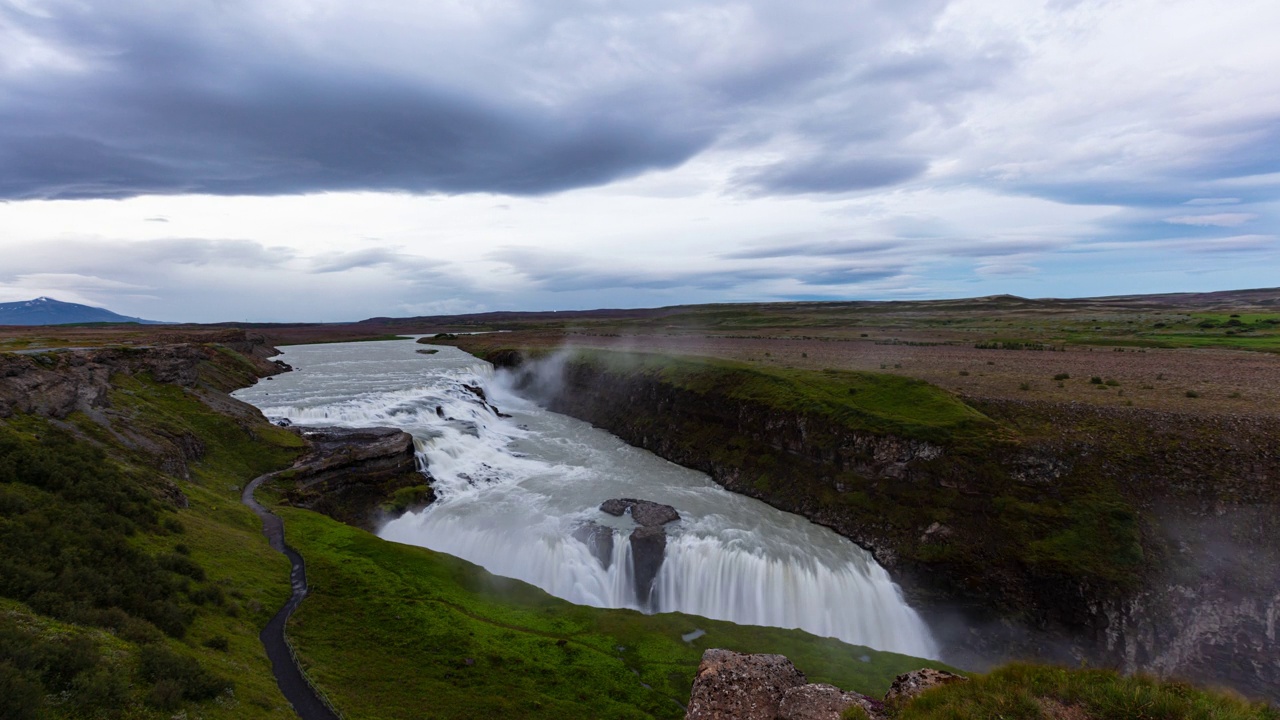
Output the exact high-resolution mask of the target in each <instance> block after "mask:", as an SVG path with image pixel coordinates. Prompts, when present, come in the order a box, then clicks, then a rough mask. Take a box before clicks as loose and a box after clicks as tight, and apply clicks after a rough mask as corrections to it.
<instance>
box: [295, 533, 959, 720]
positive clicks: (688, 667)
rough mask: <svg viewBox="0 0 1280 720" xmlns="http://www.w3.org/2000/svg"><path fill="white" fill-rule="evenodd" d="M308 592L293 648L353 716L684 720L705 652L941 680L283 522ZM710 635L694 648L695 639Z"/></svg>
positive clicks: (776, 635)
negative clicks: (773, 656) (589, 601)
mask: <svg viewBox="0 0 1280 720" xmlns="http://www.w3.org/2000/svg"><path fill="white" fill-rule="evenodd" d="M279 511H280V513H281V516H282V517H283V518H284V519H285V527H286V533H287V539H288V542H289V544H290V545H292V546H293V547H294V548H296V549H297V550H298V551H299V552H300V553H302V555H303V556H304V557H305V558H306V559H307V573H308V579H309V581H310V583H311V594H310V595H309V596H308V598H307V601H306V602H305V603H304V604H303V605H302V608H301V609H300V610H299V611H298V613H297V614H296V615H295V616H294V620H293V621H292V622H291V624H290V627H289V634H290V637H291V638H292V639H293V641H294V643H295V645H296V646H297V649H298V652H299V655H300V656H301V657H302V658H303V660H304V662H305V663H306V665H307V669H308V672H309V673H310V674H311V676H312V677H313V679H314V680H315V681H316V682H317V683H318V684H319V685H320V686H321V687H322V688H324V690H325V691H326V692H327V693H328V694H329V696H330V698H331V699H332V700H333V701H334V702H335V703H336V704H337V705H338V707H339V708H341V709H343V710H344V712H346V713H348V715H349V716H351V717H360V718H369V719H371V720H372V719H383V718H386V719H391V718H492V717H521V718H596V717H608V718H647V717H671V718H678V717H682V716H683V713H684V711H683V710H682V709H681V703H685V702H687V700H688V697H689V692H690V688H691V686H692V683H693V675H694V671H695V670H696V669H697V665H698V662H699V660H700V658H701V655H702V651H703V650H705V649H706V648H709V647H723V648H729V649H733V650H738V651H742V652H775V653H782V654H785V655H787V656H788V657H789V658H791V660H792V661H793V662H794V663H795V664H796V666H797V667H799V668H800V669H801V670H802V671H804V672H805V673H806V674H807V675H808V676H809V678H810V680H812V681H814V682H830V683H833V684H836V685H838V686H840V687H845V688H850V689H856V690H859V691H862V692H866V693H868V694H873V695H882V694H883V693H884V692H885V691H886V690H887V689H888V686H889V683H890V682H891V681H892V679H893V678H894V677H895V676H896V675H897V674H899V673H902V672H906V671H908V670H914V669H918V668H919V667H922V666H932V667H940V668H941V667H945V666H943V665H939V664H937V663H932V662H928V661H922V660H919V659H916V658H910V657H906V656H903V655H896V654H893V653H883V652H877V651H874V650H870V649H868V648H863V647H857V646H851V645H846V644H844V643H841V642H839V641H836V640H833V639H823V638H817V637H814V636H812V635H809V634H808V633H804V632H801V631H797V630H782V629H777V628H762V627H749V626H740V625H734V624H732V623H727V622H720V621H715V620H708V619H705V618H698V617H692V616H688V615H680V614H660V615H643V614H641V613H638V612H635V611H629V610H602V609H597V608H589V607H583V606H578V605H573V604H571V603H568V602H565V601H563V600H559V599H557V598H554V597H552V596H550V595H548V594H546V593H545V592H543V591H541V590H539V589H537V588H535V587H533V586H530V585H527V584H525V583H522V582H518V581H515V580H509V579H504V578H500V577H496V576H493V575H490V574H489V573H487V572H485V571H484V570H483V569H481V568H479V567H477V566H475V565H472V564H471V563H468V562H465V561H463V560H459V559H457V558H453V557H450V556H448V555H444V554H441V553H436V552H432V551H430V550H426V549H423V548H417V547H411V546H406V545H398V544H395V543H390V542H386V541H383V540H380V539H378V538H377V537H375V536H373V535H370V534H368V533H365V532H363V531H361V530H357V529H354V528H351V527H348V526H346V525H342V524H340V523H337V522H335V521H333V520H330V519H328V518H326V517H324V516H321V515H317V514H315V513H311V512H308V511H304V510H297V509H289V508H281V509H280V510H279ZM698 629H700V630H703V631H705V633H706V634H705V635H703V636H702V637H699V638H697V639H695V640H693V641H691V642H685V641H684V640H683V639H682V635H684V634H686V633H690V632H692V631H694V630H698Z"/></svg>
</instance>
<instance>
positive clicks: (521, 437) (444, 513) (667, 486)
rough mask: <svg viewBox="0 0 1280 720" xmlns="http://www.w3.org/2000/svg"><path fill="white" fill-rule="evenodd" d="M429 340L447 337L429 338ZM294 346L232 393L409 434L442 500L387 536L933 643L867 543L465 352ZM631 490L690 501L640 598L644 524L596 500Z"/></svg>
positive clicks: (750, 614) (697, 606)
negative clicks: (597, 550) (594, 534)
mask: <svg viewBox="0 0 1280 720" xmlns="http://www.w3.org/2000/svg"><path fill="white" fill-rule="evenodd" d="M424 349H436V350H438V352H437V353H435V354H430V355H428V354H422V353H419V352H417V351H419V350H424ZM281 359H283V360H285V361H286V362H288V363H290V364H291V365H293V367H294V372H292V373H287V374H285V375H280V376H276V377H275V378H272V379H271V380H269V381H264V382H259V383H258V384H257V385H255V386H253V387H251V388H246V389H244V390H240V391H238V392H236V393H235V395H236V397H238V398H240V399H241V400H244V401H246V402H249V403H251V404H253V405H255V406H257V407H258V408H260V409H261V410H262V412H263V413H264V414H265V415H266V416H267V417H269V418H271V419H272V420H276V421H278V420H281V419H288V420H289V421H291V422H293V423H295V424H299V425H340V426H349V427H368V426H375V425H383V426H393V427H399V428H402V429H404V430H406V431H408V432H409V433H411V434H412V435H413V436H414V439H415V443H416V446H417V450H418V453H419V457H420V462H422V463H423V464H424V466H425V467H427V468H428V469H429V471H430V473H431V475H432V476H433V477H434V478H435V490H436V494H437V496H438V498H439V499H438V500H437V501H436V502H435V503H433V504H432V505H431V506H429V507H427V508H426V509H425V510H423V511H421V512H417V513H408V514H405V515H403V516H401V517H399V518H397V519H395V520H392V521H391V522H389V523H387V524H386V525H384V526H383V527H382V528H381V529H380V530H379V533H378V534H379V536H381V537H382V538H384V539H387V540H392V541H395V542H400V543H407V544H411V545H419V546H423V547H427V548H431V549H433V550H437V551H440V552H445V553H448V554H450V555H454V556H457V557H460V558H463V559H465V560H468V561H470V562H473V563H476V564H478V565H481V566H483V567H484V568H486V569H487V570H489V571H490V572H493V573H495V574H498V575H503V576H507V577H513V578H518V579H520V580H524V581H526V582H529V583H531V584H533V585H537V586H538V587H540V588H542V589H544V590H546V591H547V592H549V593H551V594H553V595H556V596H558V597H561V598H564V599H566V600H569V601H571V602H575V603H579V604H584V605H592V606H596V607H625V608H636V609H642V610H644V611H646V612H671V611H679V612H684V613H689V614H693V615H701V616H704V617H710V618H716V619H722V620H730V621H733V622H737V623H742V624H752V625H770V626H776V627H785V628H802V629H804V630H807V631H809V632H811V633H813V634H815V635H821V636H830V637H836V638H839V639H841V640H844V641H846V642H850V643H854V644H859V645H867V646H870V647H873V648H877V649H880V650H890V651H894V652H900V653H904V654H908V655H915V656H919V657H937V654H938V648H937V646H936V644H935V643H934V641H933V639H932V637H931V635H930V633H929V630H928V628H927V627H926V626H925V624H924V623H923V622H922V621H921V619H920V618H919V616H918V615H917V614H916V612H915V611H914V610H912V608H910V607H909V606H908V605H907V604H906V603H905V602H904V601H903V598H902V595H901V593H900V592H899V590H898V588H897V586H895V585H894V584H893V582H892V581H891V579H890V578H889V576H888V574H887V573H886V572H885V571H884V569H883V568H881V567H880V566H879V565H878V564H876V562H875V561H874V559H872V557H871V556H870V554H869V553H867V552H866V551H865V550H863V549H862V548H860V547H858V546H857V545H855V544H854V543H852V542H850V541H849V540H847V539H846V538H843V537H841V536H839V535H837V534H836V533H834V532H832V531H831V530H829V529H827V528H824V527H822V526H819V525H815V524H813V523H811V522H809V521H808V520H805V519H804V518H801V517H798V516H796V515H792V514H790V513H786V512H783V511H781V510H777V509H774V508H773V507H770V506H769V505H766V504H764V503H762V502H760V501H757V500H754V499H751V498H748V497H744V496H741V495H736V494H734V493H731V492H729V491H727V490H725V489H723V488H721V487H720V486H718V485H716V484H715V483H714V482H712V481H711V479H710V478H709V477H707V476H706V475H705V474H703V473H700V472H696V471H694V470H690V469H688V468H684V467H680V466H678V465H675V464H673V463H670V462H667V461H666V460H663V459H662V458H659V457H657V456H656V455H653V454H652V453H649V452H647V451H644V450H640V449H638V448H634V447H631V446H629V445H627V444H625V443H623V442H622V441H621V440H619V439H618V438H616V437H614V436H613V435H611V434H609V433H607V432H604V431H603V430H599V429H597V428H593V427H592V426H591V425H589V424H587V423H584V422H581V421H579V420H575V419H573V418H570V417H567V416H565V415H560V414H557V413H553V412H550V411H548V410H546V409H544V408H542V407H540V406H538V405H537V404H535V403H533V402H531V401H529V400H527V399H525V398H522V397H520V396H519V395H517V394H516V393H515V392H514V391H512V389H511V388H510V385H509V384H508V382H507V378H506V377H505V375H504V374H503V373H501V372H498V373H495V372H494V371H493V369H492V368H491V366H489V364H488V363H485V362H483V361H481V360H478V359H477V358H475V357H473V356H471V355H469V354H467V353H464V352H462V351H461V350H458V349H456V348H453V347H446V346H424V345H420V344H416V343H414V342H413V341H411V340H402V341H386V342H365V343H343V344H330V345H307V346H294V347H289V348H286V349H285V351H284V353H283V355H282V356H281ZM468 386H469V387H470V388H478V389H481V390H482V391H483V393H484V395H485V396H486V398H487V400H488V402H485V401H483V400H481V398H480V397H479V396H478V395H477V393H475V392H474V390H472V389H468ZM495 407H496V409H497V410H499V411H501V413H502V414H504V415H509V416H510V417H502V416H501V415H499V414H498V413H496V412H495V411H494V408H495ZM621 497H627V498H641V499H645V500H651V501H654V502H658V503H664V504H668V505H671V506H673V507H675V508H676V510H677V511H678V512H679V513H680V516H681V519H680V520H679V521H677V522H674V523H671V524H669V525H668V526H667V535H668V541H667V547H666V558H665V561H664V562H663V564H662V566H661V568H660V570H659V571H658V574H657V576H656V578H654V581H653V589H652V593H651V594H650V595H649V596H648V597H647V598H646V601H644V602H641V600H640V599H639V598H638V597H637V591H636V588H635V585H634V582H633V578H632V572H631V569H632V558H631V546H630V544H629V543H628V542H626V541H625V537H626V535H628V534H629V533H630V532H631V530H632V529H633V527H634V523H632V521H631V519H630V517H629V516H626V515H624V516H623V517H613V516H610V515H607V514H605V513H603V512H600V511H599V509H598V508H599V505H600V503H601V502H603V501H605V500H608V499H611V498H621ZM588 521H594V522H596V523H598V524H601V525H605V526H608V527H611V528H613V529H614V530H615V532H616V533H617V537H618V539H619V540H618V541H617V542H614V543H613V549H612V554H611V556H610V557H609V558H608V567H607V568H606V567H605V563H603V562H602V561H601V559H598V558H597V557H596V556H594V555H593V554H592V552H591V550H590V549H589V548H588V547H587V545H586V544H584V543H583V542H581V541H580V540H578V539H575V538H574V531H575V530H576V529H578V528H579V527H581V526H582V524H583V523H585V522H588Z"/></svg>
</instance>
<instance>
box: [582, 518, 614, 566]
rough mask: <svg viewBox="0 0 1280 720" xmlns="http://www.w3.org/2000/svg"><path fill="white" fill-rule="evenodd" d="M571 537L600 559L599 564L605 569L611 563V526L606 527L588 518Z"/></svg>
mask: <svg viewBox="0 0 1280 720" xmlns="http://www.w3.org/2000/svg"><path fill="white" fill-rule="evenodd" d="M573 537H574V539H576V540H577V541H578V542H580V543H582V544H583V545H586V546H587V549H588V550H590V551H591V554H592V556H594V557H595V559H596V560H599V561H600V566H601V567H603V568H604V569H605V570H608V569H609V566H610V565H612V564H613V529H612V528H607V527H605V526H604V525H601V524H600V523H598V522H595V521H594V520H588V521H587V522H585V523H583V524H581V525H579V526H578V527H577V528H576V529H575V530H574V531H573Z"/></svg>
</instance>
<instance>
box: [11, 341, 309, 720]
mask: <svg viewBox="0 0 1280 720" xmlns="http://www.w3.org/2000/svg"><path fill="white" fill-rule="evenodd" d="M222 357H223V356H221V355H213V356H211V360H210V362H211V363H215V364H221V363H223V362H225V361H224V360H222V359H220V358H222ZM238 372H240V370H239V369H237V368H236V367H235V366H234V365H228V366H227V367H226V368H223V369H221V370H220V372H219V373H217V376H219V377H221V378H222V379H224V380H225V378H226V377H227V376H230V375H235V374H236V373H238ZM204 392H207V391H200V390H195V389H183V388H180V387H177V386H174V385H167V384H163V383H158V382H155V381H153V380H151V379H150V378H149V377H146V376H129V375H124V374H120V375H117V376H116V377H114V378H113V379H112V387H111V388H110V390H109V397H110V405H109V409H108V410H107V411H106V412H104V413H101V414H98V415H96V416H95V417H89V416H87V415H84V414H79V413H76V414H73V415H71V416H70V417H68V418H66V419H65V420H53V419H49V418H44V417H39V416H32V415H18V416H14V417H10V418H7V419H5V420H4V421H0V548H3V550H4V554H5V556H6V557H9V558H13V557H15V556H17V557H21V558H22V560H21V567H22V568H24V570H22V572H21V573H19V572H9V570H11V569H13V568H11V567H8V566H6V567H5V568H4V572H3V573H0V575H3V576H4V577H3V579H4V582H0V589H2V590H3V591H2V592H0V596H3V597H4V598H6V599H4V600H2V601H0V603H2V604H0V639H3V638H8V639H9V640H10V641H11V642H10V643H9V644H8V645H7V646H6V647H5V648H4V651H3V652H0V656H2V657H0V685H4V686H5V689H6V690H8V692H5V691H0V694H3V695H6V696H8V697H11V698H15V700H14V701H13V703H12V705H11V706H10V707H6V708H5V710H6V712H7V713H8V714H5V715H4V717H6V718H10V717H12V718H63V717H86V718H87V717H103V718H117V717H118V718H162V717H163V718H168V717H172V716H174V713H175V712H177V713H179V714H182V713H187V717H192V718H196V717H199V718H206V719H209V720H215V719H218V718H226V719H227V720H231V719H232V718H279V719H281V720H284V719H286V718H290V717H293V713H292V710H291V709H290V708H289V706H288V703H287V702H285V700H284V698H283V697H282V696H281V695H280V693H279V690H278V689H277V687H276V684H275V680H274V678H273V676H272V675H271V669H270V663H269V662H268V661H267V658H266V655H265V652H264V651H263V648H262V645H261V643H260V642H259V641H258V637H257V635H258V631H259V629H260V628H261V627H262V626H263V625H264V624H265V623H266V621H267V620H268V619H269V618H270V617H271V615H272V614H274V612H275V610H276V609H277V608H278V607H279V606H280V605H281V604H283V602H284V600H285V598H287V597H288V594H289V582H288V567H289V565H288V561H287V560H285V559H284V558H283V557H282V556H281V555H279V554H277V553H275V552H274V551H272V550H271V549H270V547H269V546H268V545H267V542H266V540H265V538H263V536H262V534H261V526H260V523H259V522H258V520H257V518H256V517H255V516H254V515H253V514H252V513H251V512H250V511H249V510H248V509H247V508H245V507H243V506H242V505H241V504H240V503H239V488H240V487H241V486H242V485H243V483H244V482H247V481H248V480H249V479H251V478H253V477H254V476H256V475H258V474H260V473H262V472H266V471H269V470H272V469H277V468H279V467H285V466H287V465H288V464H289V462H291V459H292V458H293V457H294V455H295V454H296V452H297V450H298V448H299V446H300V445H301V442H300V440H299V439H298V438H297V437H296V436H294V435H292V434H290V433H287V432H284V431H282V430H280V429H279V428H272V427H271V426H270V425H269V424H267V423H265V422H260V423H257V424H251V423H243V422H241V421H238V419H236V418H233V417H229V416H227V415H224V414H222V413H220V412H218V411H215V410H214V409H213V408H211V407H210V406H209V405H207V404H205V403H204V402H202V401H201V399H200V395H201V394H202V393H204ZM175 438H183V439H185V440H186V442H187V443H188V444H189V445H198V446H199V448H200V452H199V455H200V457H199V458H198V459H195V460H194V461H192V462H190V464H189V466H187V469H188V471H189V474H190V478H189V480H186V481H177V480H175V479H174V478H173V477H171V476H169V475H167V474H166V473H164V472H161V471H160V470H159V467H161V466H165V467H169V468H170V471H171V472H172V471H173V470H172V468H173V467H174V466H173V465H172V462H173V461H174V458H173V456H172V455H171V454H169V453H172V452H173V450H174V446H173V445H172V444H166V443H167V442H168V441H172V440H173V439H175ZM166 448H167V449H166ZM175 491H180V492H181V495H182V496H184V497H185V507H181V505H182V503H176V504H175V502H174V498H175ZM46 556H47V557H46ZM13 648H20V649H22V652H20V653H19V652H17V651H15V650H13ZM49 658H54V659H53V660H50V659H49ZM68 658H70V659H68Z"/></svg>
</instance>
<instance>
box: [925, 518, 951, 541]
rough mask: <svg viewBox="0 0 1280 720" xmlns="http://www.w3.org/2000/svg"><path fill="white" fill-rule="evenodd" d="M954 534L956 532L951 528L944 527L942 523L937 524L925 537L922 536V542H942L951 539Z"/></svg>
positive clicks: (931, 527)
mask: <svg viewBox="0 0 1280 720" xmlns="http://www.w3.org/2000/svg"><path fill="white" fill-rule="evenodd" d="M953 533H954V531H953V530H952V529H951V528H949V527H947V526H946V525H943V524H942V523H938V522H935V523H934V524H932V525H930V526H929V528H928V529H927V530H925V531H924V535H921V536H920V542H922V543H927V542H941V541H943V540H945V539H947V538H949V537H951V535H952V534H953Z"/></svg>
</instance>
